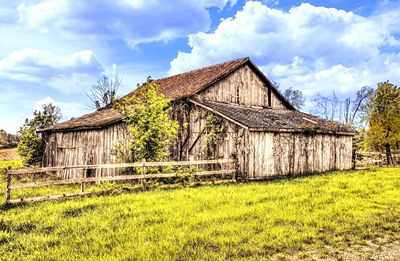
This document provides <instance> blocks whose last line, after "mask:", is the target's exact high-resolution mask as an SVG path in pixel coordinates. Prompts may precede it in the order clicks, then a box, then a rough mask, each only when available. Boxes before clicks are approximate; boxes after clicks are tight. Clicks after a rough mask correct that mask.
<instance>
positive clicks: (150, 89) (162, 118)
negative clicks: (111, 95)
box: [116, 77, 179, 161]
mask: <svg viewBox="0 0 400 261" xmlns="http://www.w3.org/2000/svg"><path fill="white" fill-rule="evenodd" d="M158 89H159V87H158V85H157V84H156V83H155V82H154V81H152V80H151V78H150V77H149V78H148V79H147V82H146V83H144V84H143V85H141V86H138V88H137V89H136V91H135V92H134V93H133V95H131V96H129V97H126V98H124V99H122V100H121V101H119V102H117V103H116V107H117V108H118V110H119V111H120V112H121V113H122V115H123V116H124V122H125V123H126V124H127V127H128V132H129V134H130V141H129V144H128V146H129V148H128V150H129V151H130V156H131V160H132V161H140V160H143V159H145V160H148V161H159V160H163V159H165V157H166V156H167V155H168V151H169V146H171V144H172V142H173V140H174V139H175V138H176V135H177V131H178V127H179V125H178V122H176V121H174V120H172V119H171V118H170V116H169V114H170V112H171V110H172V108H171V107H170V106H169V102H170V100H169V99H167V98H165V96H164V95H162V94H159V92H158Z"/></svg>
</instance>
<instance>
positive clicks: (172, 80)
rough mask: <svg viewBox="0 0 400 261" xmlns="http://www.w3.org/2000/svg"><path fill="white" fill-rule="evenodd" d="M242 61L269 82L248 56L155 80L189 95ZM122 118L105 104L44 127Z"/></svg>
mask: <svg viewBox="0 0 400 261" xmlns="http://www.w3.org/2000/svg"><path fill="white" fill-rule="evenodd" d="M245 64H248V65H249V66H250V67H252V68H253V69H254V71H255V72H256V74H257V75H258V76H259V77H261V78H262V79H263V80H264V81H265V82H266V83H267V84H269V85H271V86H272V84H271V82H270V81H269V80H268V79H267V78H266V77H265V75H264V74H263V73H262V72H261V71H260V70H259V69H258V68H257V66H255V65H254V64H253V62H252V61H251V60H250V59H249V58H248V57H245V58H241V59H236V60H232V61H229V62H225V63H219V64H215V65H211V66H206V67H203V68H200V69H197V70H193V71H190V72H186V73H182V74H178V75H174V76H170V77H166V78H162V79H159V80H156V81H155V82H156V83H157V84H158V85H159V87H160V92H161V93H162V94H164V95H165V96H166V97H167V98H168V99H171V100H179V99H182V98H187V97H190V96H192V95H194V94H196V93H198V92H200V91H202V90H204V89H206V88H207V87H209V86H210V85H212V84H214V83H215V82H217V81H219V80H221V79H223V78H224V77H226V76H228V75H229V74H231V73H232V72H234V71H235V70H237V69H238V68H240V67H241V66H243V65H245ZM271 89H272V90H273V91H274V92H275V94H276V95H277V96H278V97H280V98H281V100H282V101H283V102H284V103H285V104H286V105H287V106H288V107H289V108H291V109H294V108H293V107H292V105H291V104H290V103H288V102H287V101H286V100H285V99H284V98H283V97H282V95H281V94H280V93H279V92H278V91H277V90H275V88H271ZM132 93H133V92H131V93H129V94H128V95H132ZM128 95H127V96H128ZM121 120H122V115H121V114H120V113H119V112H118V111H117V110H116V109H114V108H113V107H106V108H103V109H100V110H98V111H95V112H93V113H89V114H85V115H83V116H81V117H78V118H75V119H72V120H69V121H65V122H62V123H60V124H57V125H54V126H51V127H49V128H47V129H44V130H43V131H56V130H58V131H72V130H84V129H100V128H103V127H104V126H107V125H110V124H112V123H115V122H118V121H121Z"/></svg>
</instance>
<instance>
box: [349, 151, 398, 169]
mask: <svg viewBox="0 0 400 261" xmlns="http://www.w3.org/2000/svg"><path fill="white" fill-rule="evenodd" d="M392 159H393V164H392V165H391V166H393V165H399V164H400V153H397V152H396V153H392ZM371 166H376V167H383V166H387V162H386V154H385V153H380V152H356V154H355V167H356V168H363V167H371Z"/></svg>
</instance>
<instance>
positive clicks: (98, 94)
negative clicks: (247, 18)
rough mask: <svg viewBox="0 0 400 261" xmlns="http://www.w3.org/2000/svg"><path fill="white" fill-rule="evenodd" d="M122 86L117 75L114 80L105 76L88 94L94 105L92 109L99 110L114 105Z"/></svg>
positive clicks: (93, 85)
mask: <svg viewBox="0 0 400 261" xmlns="http://www.w3.org/2000/svg"><path fill="white" fill-rule="evenodd" d="M120 85H121V79H120V78H119V76H118V75H117V74H116V75H114V78H113V79H111V78H109V77H108V76H106V75H103V76H102V77H101V78H100V79H99V80H97V83H96V84H92V88H91V89H90V91H89V92H88V93H86V95H87V96H88V97H89V98H90V100H91V101H92V103H93V106H92V107H93V108H94V109H96V110H98V109H101V108H104V107H106V106H107V105H109V104H111V103H113V102H114V101H115V99H116V95H117V91H118V88H119V86H120Z"/></svg>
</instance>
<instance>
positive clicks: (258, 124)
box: [191, 100, 355, 135]
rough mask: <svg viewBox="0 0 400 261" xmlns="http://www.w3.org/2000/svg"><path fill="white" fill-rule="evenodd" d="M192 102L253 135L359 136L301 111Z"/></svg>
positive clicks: (352, 131)
mask: <svg viewBox="0 0 400 261" xmlns="http://www.w3.org/2000/svg"><path fill="white" fill-rule="evenodd" d="M191 102H193V103H195V104H196V105H199V106H201V107H203V108H205V109H207V110H210V111H212V112H214V113H216V114H219V115H220V116H222V117H225V118H227V119H228V120H230V121H232V122H234V123H236V124H238V125H241V126H242V127H245V128H248V129H250V130H251V131H280V132H281V131H290V132H293V131H296V132H307V131H308V132H320V133H338V134H349V135H352V134H354V133H355V132H354V130H351V129H349V128H345V127H344V126H343V125H341V124H338V123H336V122H333V121H327V120H323V119H321V118H318V117H315V116H313V115H310V114H306V113H303V112H300V111H297V110H287V109H270V108H255V107H246V106H243V105H236V104H230V103H222V102H216V101H206V100H202V101H199V100H191Z"/></svg>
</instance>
